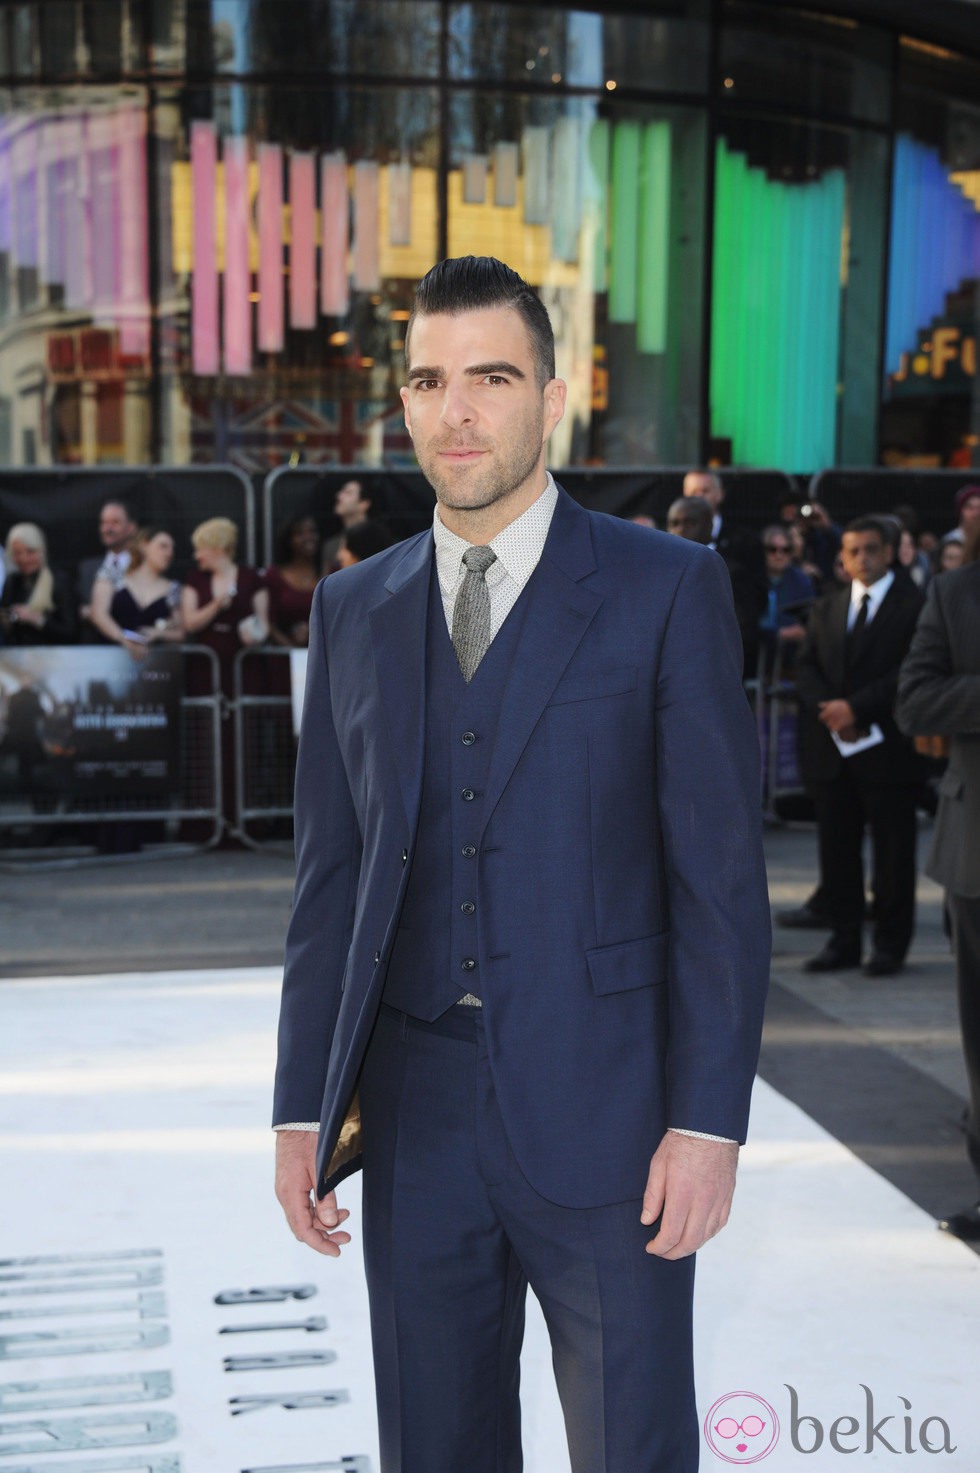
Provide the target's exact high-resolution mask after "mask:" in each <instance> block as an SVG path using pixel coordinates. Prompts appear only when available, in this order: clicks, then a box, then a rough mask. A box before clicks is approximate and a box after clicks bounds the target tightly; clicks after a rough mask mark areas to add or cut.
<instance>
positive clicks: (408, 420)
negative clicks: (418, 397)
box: [398, 388, 412, 439]
mask: <svg viewBox="0 0 980 1473" xmlns="http://www.w3.org/2000/svg"><path fill="white" fill-rule="evenodd" d="M398 393H399V395H400V396H401V401H402V406H403V408H404V410H405V428H406V430H407V431H408V438H409V439H411V438H412V419H411V415H410V414H409V412H408V389H407V388H401V389H399V390H398Z"/></svg>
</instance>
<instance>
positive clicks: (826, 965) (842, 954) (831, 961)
mask: <svg viewBox="0 0 980 1473" xmlns="http://www.w3.org/2000/svg"><path fill="white" fill-rule="evenodd" d="M860 965H861V951H860V948H859V947H853V946H842V945H841V944H840V943H839V942H837V941H828V942H827V945H826V946H825V947H824V949H823V951H818V952H817V955H816V956H811V957H810V959H809V961H805V962H804V963H803V970H804V972H844V971H847V970H849V969H850V968H851V967H859V966H860Z"/></svg>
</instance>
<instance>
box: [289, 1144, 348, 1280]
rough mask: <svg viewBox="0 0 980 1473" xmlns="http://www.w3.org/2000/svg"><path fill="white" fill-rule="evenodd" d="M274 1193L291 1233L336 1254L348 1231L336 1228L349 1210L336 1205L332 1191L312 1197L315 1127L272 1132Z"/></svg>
mask: <svg viewBox="0 0 980 1473" xmlns="http://www.w3.org/2000/svg"><path fill="white" fill-rule="evenodd" d="M276 1196H277V1197H278V1199H279V1205H280V1206H281V1207H282V1210H283V1212H285V1214H286V1221H287V1222H288V1223H289V1226H290V1228H291V1229H292V1233H293V1236H294V1237H296V1238H299V1240H300V1242H301V1243H308V1244H309V1246H310V1247H311V1248H314V1249H315V1250H316V1252H317V1253H325V1254H326V1255H327V1257H328V1258H339V1257H340V1250H341V1247H342V1246H343V1244H344V1243H349V1242H350V1233H345V1232H342V1231H338V1229H339V1228H340V1226H341V1224H342V1223H344V1222H346V1221H347V1219H348V1217H350V1213H349V1212H348V1211H347V1208H346V1207H338V1206H337V1197H336V1194H335V1193H334V1192H328V1193H327V1195H326V1196H325V1197H324V1198H323V1200H322V1201H321V1202H318V1201H317V1199H316V1131H315V1130H279V1131H277V1132H276Z"/></svg>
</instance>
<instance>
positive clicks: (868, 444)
mask: <svg viewBox="0 0 980 1473" xmlns="http://www.w3.org/2000/svg"><path fill="white" fill-rule="evenodd" d="M910 13H911V14H912V16H913V17H914V19H912V20H910V19H909V14H910ZM964 16H966V17H967V18H968V19H969V20H972V21H975V24H974V25H973V26H972V28H971V26H970V25H969V24H965V23H964V20H963V18H964ZM972 36H975V37H976V45H975V46H974V47H971V37H972ZM468 252H473V253H476V254H494V255H498V256H500V257H502V258H503V259H505V260H507V261H508V262H510V263H511V264H512V265H513V266H515V267H516V268H517V269H518V270H519V271H521V272H522V274H523V275H525V276H526V277H527V278H528V280H530V281H531V282H532V283H533V284H534V285H535V286H537V287H538V288H539V289H540V291H541V293H542V296H543V298H544V300H545V301H546V303H547V305H548V307H549V309H550V311H551V314H552V318H553V320H554V323H555V327H556V333H557V340H558V359H559V372H560V373H561V375H562V376H563V377H564V378H566V379H567V381H568V384H569V408H568V413H567V415H566V419H565V422H564V423H563V425H562V426H561V427H560V429H559V431H558V432H557V434H556V436H555V440H554V442H553V446H552V460H553V463H554V464H556V465H562V464H566V465H567V464H611V465H620V466H623V465H649V464H680V463H685V462H694V461H700V460H704V459H707V458H712V459H715V460H718V461H719V462H721V463H733V464H748V465H768V466H774V467H778V468H780V469H783V470H787V471H791V472H798V473H799V472H811V471H815V470H818V469H820V468H823V467H826V466H831V465H875V464H881V463H884V464H909V463H918V464H939V465H948V464H971V463H972V464H980V452H978V449H977V433H978V430H980V408H978V404H980V400H978V391H977V377H976V340H977V319H978V280H980V6H978V5H974V4H967V3H966V0H959V3H958V4H956V3H954V0H948V4H947V5H946V6H945V7H944V5H943V4H942V3H940V0H937V3H935V4H933V5H930V6H928V7H927V6H922V5H918V6H914V7H908V6H905V7H903V6H901V5H891V6H887V5H880V6H876V5H874V4H871V3H869V4H866V5H864V6H860V5H849V4H847V3H845V0H841V3H840V4H838V5H837V6H836V7H834V8H828V7H826V6H818V7H816V8H814V7H812V6H809V7H806V8H804V7H803V6H801V7H799V8H797V7H796V6H793V5H787V4H779V5H776V4H772V3H767V4H763V3H754V0H659V3H658V0H653V3H645V4H641V3H635V4H625V3H624V4H622V5H616V4H609V5H602V6H599V5H596V4H593V5H592V6H591V7H590V6H578V5H573V6H568V5H563V6H557V5H524V4H510V3H488V0H471V3H449V0H85V3H83V0H33V3H5V4H2V5H0V463H3V464H7V465H13V466H20V465H46V464H55V463H64V464H99V463H113V462H115V463H126V464H145V463H150V462H156V463H170V464H183V463H186V462H208V461H230V462H234V463H236V464H238V465H240V466H242V467H243V468H245V469H246V470H248V471H250V472H253V473H259V472H261V471H263V470H264V469H267V468H269V467H272V466H275V465H279V464H282V463H283V462H286V461H289V460H290V459H293V460H294V461H296V460H301V461H305V462H313V463H316V462H340V463H352V462H359V463H375V464H389V465H408V464H411V463H412V454H411V446H410V444H409V442H408V439H407V436H406V435H405V432H404V427H403V424H402V420H401V413H400V404H399V399H398V385H399V383H400V382H401V377H402V363H401V348H402V342H403V335H404V328H405V322H406V320H407V316H408V311H409V308H410V305H411V300H412V292H413V287H414V283H415V281H416V280H417V279H418V277H419V276H420V275H421V274H422V273H423V272H424V271H425V270H426V269H427V268H428V267H429V266H430V265H431V264H432V263H433V262H434V261H435V260H437V259H439V258H440V257H441V256H443V255H446V254H451V255H458V254H464V253H468Z"/></svg>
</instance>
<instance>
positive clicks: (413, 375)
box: [408, 359, 527, 383]
mask: <svg viewBox="0 0 980 1473" xmlns="http://www.w3.org/2000/svg"><path fill="white" fill-rule="evenodd" d="M464 371H465V373H466V376H467V377H468V378H485V377H486V375H487V374H488V373H499V374H505V375H506V376H507V378H516V379H521V380H522V381H523V380H524V379H525V378H526V377H527V375H526V374H525V373H524V371H523V369H520V368H518V366H517V364H516V363H508V362H507V361H506V359H499V360H497V361H495V362H493V363H474V364H472V365H471V367H469V368H467V369H465V370H464ZM445 372H446V370H445V369H444V368H441V367H437V366H430V367H428V368H427V367H425V366H424V365H420V366H418V367H416V368H410V369H409V370H408V381H409V383H412V382H413V381H414V380H416V379H427V378H435V379H441V378H444V377H445Z"/></svg>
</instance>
